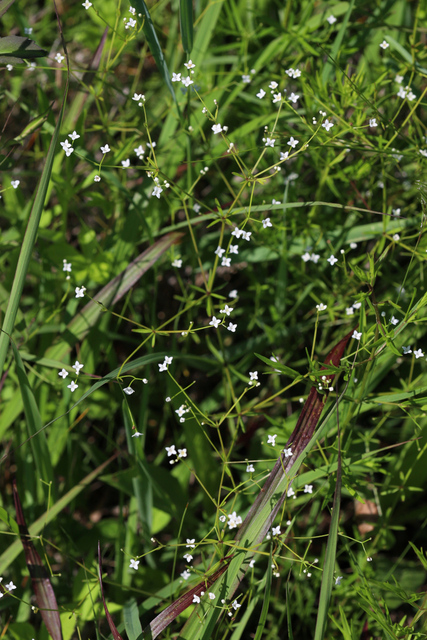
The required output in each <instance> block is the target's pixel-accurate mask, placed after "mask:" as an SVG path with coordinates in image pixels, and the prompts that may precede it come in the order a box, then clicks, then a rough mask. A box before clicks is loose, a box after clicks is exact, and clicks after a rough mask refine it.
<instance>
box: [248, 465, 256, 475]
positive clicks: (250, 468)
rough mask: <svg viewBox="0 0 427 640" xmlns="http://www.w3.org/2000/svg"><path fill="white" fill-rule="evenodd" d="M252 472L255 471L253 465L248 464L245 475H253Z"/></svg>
mask: <svg viewBox="0 0 427 640" xmlns="http://www.w3.org/2000/svg"><path fill="white" fill-rule="evenodd" d="M254 471H255V469H254V465H253V464H248V466H247V467H246V473H254Z"/></svg>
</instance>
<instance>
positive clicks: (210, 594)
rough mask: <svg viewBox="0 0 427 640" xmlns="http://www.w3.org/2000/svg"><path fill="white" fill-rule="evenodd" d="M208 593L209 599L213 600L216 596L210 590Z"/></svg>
mask: <svg viewBox="0 0 427 640" xmlns="http://www.w3.org/2000/svg"><path fill="white" fill-rule="evenodd" d="M208 595H209V600H215V598H216V596H215V594H214V593H212V591H209V593H208Z"/></svg>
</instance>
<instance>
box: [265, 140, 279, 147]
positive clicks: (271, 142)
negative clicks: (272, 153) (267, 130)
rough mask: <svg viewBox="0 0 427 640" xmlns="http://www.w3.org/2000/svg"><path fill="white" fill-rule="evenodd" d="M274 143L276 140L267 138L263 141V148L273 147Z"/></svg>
mask: <svg viewBox="0 0 427 640" xmlns="http://www.w3.org/2000/svg"><path fill="white" fill-rule="evenodd" d="M275 142H276V140H275V139H274V138H267V139H266V141H265V146H266V147H274V143H275Z"/></svg>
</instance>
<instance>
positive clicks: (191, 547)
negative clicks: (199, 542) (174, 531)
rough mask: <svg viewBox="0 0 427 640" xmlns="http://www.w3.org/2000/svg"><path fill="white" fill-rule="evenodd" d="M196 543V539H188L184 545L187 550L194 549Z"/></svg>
mask: <svg viewBox="0 0 427 640" xmlns="http://www.w3.org/2000/svg"><path fill="white" fill-rule="evenodd" d="M195 542H196V539H195V538H193V539H192V540H190V538H187V544H186V545H185V546H186V547H187V549H195V547H196V545H195V544H194V543H195Z"/></svg>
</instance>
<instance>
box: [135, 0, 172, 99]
mask: <svg viewBox="0 0 427 640" xmlns="http://www.w3.org/2000/svg"><path fill="white" fill-rule="evenodd" d="M134 5H135V8H136V12H137V13H142V15H143V16H144V26H143V27H142V30H143V32H144V35H145V37H146V39H147V42H148V46H149V47H150V51H151V53H152V54H153V57H154V60H155V61H156V64H157V67H158V69H159V71H160V73H161V75H162V77H163V80H164V81H165V84H166V86H167V88H168V89H169V91H170V94H171V96H172V99H173V101H174V102H176V97H175V89H174V88H173V85H172V82H171V79H170V78H171V74H170V73H169V69H168V65H167V64H166V60H165V57H164V55H163V51H162V48H161V46H160V42H159V39H158V37H157V34H156V30H155V29H154V25H153V21H152V20H151V16H150V12H149V11H148V8H147V5H146V4H145V2H144V0H135V2H134Z"/></svg>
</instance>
